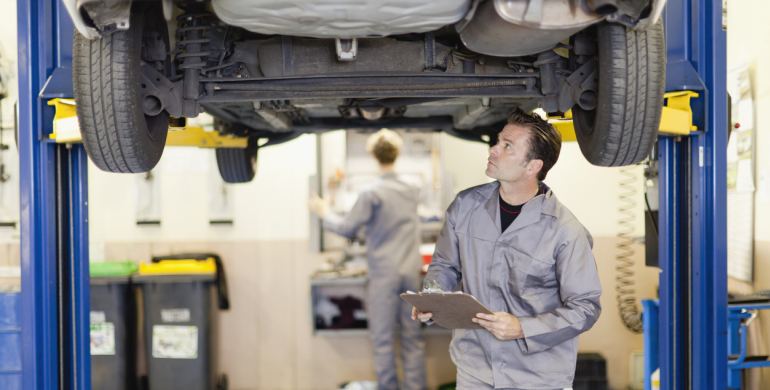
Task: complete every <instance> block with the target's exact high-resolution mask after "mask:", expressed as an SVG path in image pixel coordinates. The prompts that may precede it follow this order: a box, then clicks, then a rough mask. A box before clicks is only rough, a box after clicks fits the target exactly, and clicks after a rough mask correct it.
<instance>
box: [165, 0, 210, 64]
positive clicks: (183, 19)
mask: <svg viewBox="0 0 770 390" xmlns="http://www.w3.org/2000/svg"><path fill="white" fill-rule="evenodd" d="M177 6H178V7H179V8H181V9H182V10H183V11H184V13H182V14H181V15H179V16H177V18H176V20H177V22H179V28H177V29H176V35H177V41H176V47H177V49H178V50H174V51H173V52H172V54H176V59H177V60H179V69H203V68H205V67H206V61H204V58H206V57H208V56H209V55H211V52H210V51H203V50H202V45H206V44H208V43H210V42H211V39H210V38H206V37H204V32H205V31H206V30H208V29H209V28H211V26H210V25H209V24H208V22H207V19H210V18H211V17H213V16H214V15H213V14H212V13H211V12H208V11H206V3H205V2H202V1H193V0H187V1H183V2H180V3H178V4H177Z"/></svg>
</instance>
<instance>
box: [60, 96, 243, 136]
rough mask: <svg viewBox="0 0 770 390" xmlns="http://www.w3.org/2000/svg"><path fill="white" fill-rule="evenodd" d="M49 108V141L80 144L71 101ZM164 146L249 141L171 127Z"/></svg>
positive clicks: (63, 101) (195, 128) (198, 129)
mask: <svg viewBox="0 0 770 390" xmlns="http://www.w3.org/2000/svg"><path fill="white" fill-rule="evenodd" d="M48 105H49V106H54V107H55V108H56V114H55V115H54V119H53V133H52V134H51V135H50V138H51V139H54V140H56V142H57V143H75V142H82V141H83V139H82V138H81V136H80V127H79V126H78V120H77V116H76V114H75V101H74V100H73V99H51V100H49V101H48ZM170 129H171V131H169V132H168V136H167V137H166V146H195V147H199V148H245V147H247V146H248V143H249V140H248V139H247V138H243V137H229V136H222V135H220V134H219V133H218V132H216V131H205V130H204V129H203V128H202V127H200V126H188V127H171V128H170Z"/></svg>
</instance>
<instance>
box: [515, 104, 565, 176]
mask: <svg viewBox="0 0 770 390" xmlns="http://www.w3.org/2000/svg"><path fill="white" fill-rule="evenodd" d="M508 124H509V125H515V126H521V127H524V128H526V129H527V130H529V150H528V151H527V162H530V161H532V160H541V161H543V167H542V168H541V169H540V172H539V173H538V174H537V180H539V181H543V180H545V176H546V175H547V174H548V171H550V170H551V168H553V166H554V165H555V164H556V161H558V160H559V152H561V133H559V131H557V130H556V129H555V128H554V127H553V125H551V124H550V123H548V122H547V121H546V120H544V119H543V118H541V117H540V116H539V115H537V114H534V113H533V114H527V113H526V112H524V110H522V109H521V108H518V107H517V108H515V109H514V110H513V111H511V113H510V114H508Z"/></svg>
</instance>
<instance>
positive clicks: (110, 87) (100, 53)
mask: <svg viewBox="0 0 770 390" xmlns="http://www.w3.org/2000/svg"><path fill="white" fill-rule="evenodd" d="M129 25H130V28H129V29H128V30H125V31H117V32H114V33H112V34H110V35H107V36H105V37H102V38H100V39H95V40H89V39H87V38H85V37H84V36H82V35H81V34H80V33H79V32H78V31H77V30H75V38H74V45H73V46H74V47H73V50H72V72H73V80H74V90H75V103H76V111H77V116H78V120H79V122H80V130H81V133H82V137H83V144H84V146H85V148H86V152H87V154H88V156H89V157H90V158H91V161H93V163H94V164H95V165H96V166H97V167H98V168H99V169H101V170H103V171H107V172H120V173H139V172H148V171H150V170H151V169H152V168H153V167H155V165H156V164H157V163H158V161H159V160H160V157H161V155H162V154H163V148H164V147H165V145H166V135H167V134H168V122H169V115H168V113H167V112H166V111H161V112H160V113H159V114H158V115H155V116H147V115H145V114H144V111H143V104H142V93H141V71H140V68H141V66H142V64H143V63H144V64H148V63H149V64H151V65H144V66H154V67H156V69H159V70H162V71H163V72H164V73H165V75H166V76H169V75H170V74H169V73H170V71H169V70H170V60H169V57H168V56H166V58H165V59H164V60H163V61H149V60H148V61H144V60H143V54H144V53H143V51H142V41H143V39H150V37H152V38H153V39H161V40H163V41H164V42H163V44H165V46H166V51H165V52H166V53H168V49H169V42H168V27H167V25H166V21H165V19H163V13H162V12H161V10H160V9H158V7H156V6H154V5H148V4H147V3H141V2H134V4H133V5H132V7H131V18H130V21H129Z"/></svg>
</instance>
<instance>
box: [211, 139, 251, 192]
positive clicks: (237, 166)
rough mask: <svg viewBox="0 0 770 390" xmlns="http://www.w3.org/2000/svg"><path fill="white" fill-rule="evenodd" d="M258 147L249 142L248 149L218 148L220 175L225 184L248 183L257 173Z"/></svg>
mask: <svg viewBox="0 0 770 390" xmlns="http://www.w3.org/2000/svg"><path fill="white" fill-rule="evenodd" d="M257 150H258V147H256V145H253V144H252V141H251V140H249V146H248V147H247V148H237V149H236V148H217V150H216V154H217V166H218V167H219V175H220V176H222V180H224V181H225V183H248V182H250V181H251V180H252V179H254V176H255V174H256V172H257Z"/></svg>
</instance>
